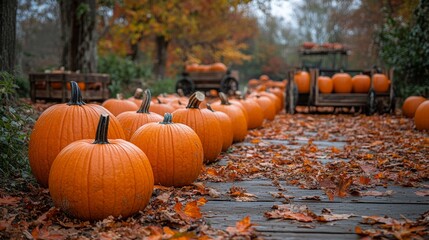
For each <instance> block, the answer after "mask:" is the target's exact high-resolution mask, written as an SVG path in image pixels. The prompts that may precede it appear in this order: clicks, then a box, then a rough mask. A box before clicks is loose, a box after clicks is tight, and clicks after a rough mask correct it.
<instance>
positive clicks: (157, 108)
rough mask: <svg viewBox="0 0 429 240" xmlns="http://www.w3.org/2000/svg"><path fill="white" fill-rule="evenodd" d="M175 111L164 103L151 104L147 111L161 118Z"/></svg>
mask: <svg viewBox="0 0 429 240" xmlns="http://www.w3.org/2000/svg"><path fill="white" fill-rule="evenodd" d="M174 110H176V109H175V108H174V107H173V106H171V105H168V104H165V103H153V104H151V105H150V107H149V111H151V112H154V113H158V114H159V115H161V116H164V114H166V113H172V112H174Z"/></svg>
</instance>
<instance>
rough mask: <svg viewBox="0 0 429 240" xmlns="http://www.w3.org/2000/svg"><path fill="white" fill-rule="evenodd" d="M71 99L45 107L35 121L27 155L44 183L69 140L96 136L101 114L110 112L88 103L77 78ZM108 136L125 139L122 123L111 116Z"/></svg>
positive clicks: (45, 185) (34, 170) (38, 177)
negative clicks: (83, 99) (85, 101)
mask: <svg viewBox="0 0 429 240" xmlns="http://www.w3.org/2000/svg"><path fill="white" fill-rule="evenodd" d="M71 85H72V91H71V99H70V101H69V102H68V103H64V104H56V105H53V106H51V107H49V108H48V109H46V110H45V111H44V112H43V113H42V114H41V115H40V117H39V119H37V121H36V123H35V124H34V128H33V131H32V132H31V135H30V143H29V149H28V155H29V160H30V167H31V171H32V173H33V175H34V177H35V178H36V180H37V182H39V184H40V185H41V186H42V187H47V186H48V177H49V170H50V169H51V165H52V162H53V161H54V159H55V157H56V156H57V155H58V153H59V152H60V151H61V150H62V149H63V148H64V147H66V146H67V145H68V144H70V143H72V142H74V141H76V140H80V139H87V138H94V136H95V130H96V128H97V124H98V119H99V117H100V114H111V113H110V112H109V111H107V110H106V109H105V108H103V107H102V106H100V105H96V104H85V103H84V102H83V101H82V94H81V92H80V89H79V86H78V84H77V83H76V82H71ZM109 138H112V139H113V138H122V139H125V134H124V131H123V130H122V127H121V124H120V123H119V122H118V120H117V119H116V118H115V117H112V119H111V126H110V131H109Z"/></svg>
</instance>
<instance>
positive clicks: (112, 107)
mask: <svg viewBox="0 0 429 240" xmlns="http://www.w3.org/2000/svg"><path fill="white" fill-rule="evenodd" d="M101 106H103V107H105V108H106V109H107V110H109V111H110V112H111V113H112V114H113V115H115V116H118V115H119V114H121V113H123V112H127V111H137V109H139V107H138V106H137V105H136V104H135V103H134V102H132V101H130V100H126V99H124V95H122V94H121V93H118V94H117V95H116V98H110V99H107V100H106V101H104V102H103V103H102V104H101Z"/></svg>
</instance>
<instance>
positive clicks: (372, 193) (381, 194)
mask: <svg viewBox="0 0 429 240" xmlns="http://www.w3.org/2000/svg"><path fill="white" fill-rule="evenodd" d="M393 193H394V192H393V191H392V190H387V191H385V192H379V191H366V192H359V195H360V196H373V197H387V196H392V194H393Z"/></svg>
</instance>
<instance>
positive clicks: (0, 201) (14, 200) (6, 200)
mask: <svg viewBox="0 0 429 240" xmlns="http://www.w3.org/2000/svg"><path fill="white" fill-rule="evenodd" d="M19 201H21V198H20V197H11V196H6V197H2V198H0V206H1V205H10V206H16V205H17V204H18V202H19Z"/></svg>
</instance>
